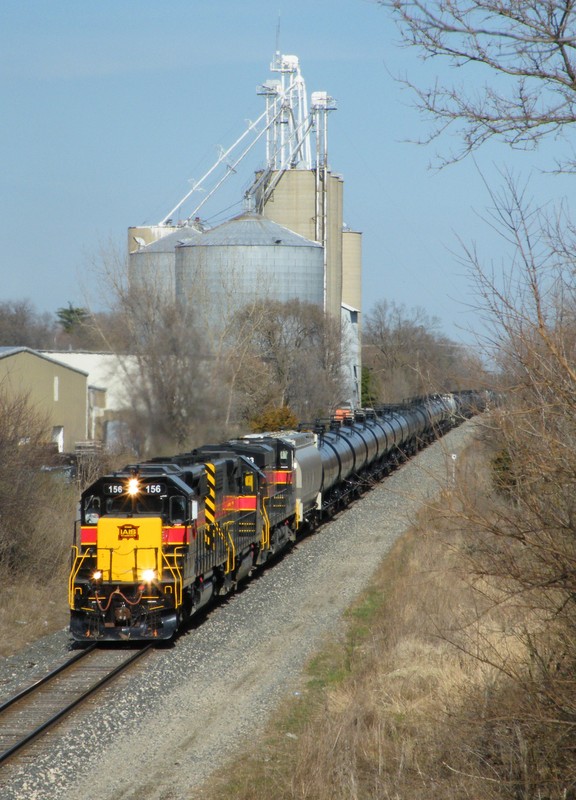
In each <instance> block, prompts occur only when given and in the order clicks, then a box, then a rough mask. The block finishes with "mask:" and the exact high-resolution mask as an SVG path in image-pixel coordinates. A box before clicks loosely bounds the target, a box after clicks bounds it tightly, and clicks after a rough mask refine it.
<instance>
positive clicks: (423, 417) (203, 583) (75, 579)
mask: <svg viewBox="0 0 576 800" xmlns="http://www.w3.org/2000/svg"><path fill="white" fill-rule="evenodd" d="M485 405H486V395H485V393H483V392H457V393H453V394H445V395H434V396H428V397H425V398H420V399H418V400H414V401H411V402H409V403H405V404H402V405H400V406H382V407H381V408H379V409H376V410H374V409H371V410H363V411H356V412H343V411H340V412H339V413H338V414H337V415H336V416H335V417H334V418H333V419H332V420H330V421H329V422H325V423H316V424H315V425H313V426H300V427H299V429H298V430H292V431H280V432H271V433H258V434H251V435H248V436H244V437H241V438H238V439H233V440H230V441H227V442H224V443H222V444H216V445H204V446H203V447H199V448H197V449H196V450H193V451H191V452H189V453H183V454H179V455H175V456H171V457H167V458H153V459H151V460H149V461H143V462H141V463H135V464H129V465H127V466H126V467H124V468H123V469H121V470H119V471H116V472H113V473H111V474H108V475H103V476H102V477H100V478H98V479H97V480H96V481H95V482H94V483H92V484H91V485H90V486H89V487H88V488H87V489H85V491H84V492H83V493H82V496H81V501H80V518H79V519H78V520H77V522H76V524H75V529H74V544H73V552H72V566H71V570H70V576H69V587H68V590H69V605H70V613H71V621H70V631H71V634H72V636H73V638H74V639H76V640H78V641H87V640H88V641H113V640H116V641H122V640H156V639H157V640H160V639H170V638H172V637H173V636H174V635H175V634H176V632H177V631H178V629H179V628H180V627H181V626H182V624H183V623H184V622H185V621H186V620H188V619H189V618H190V617H191V616H192V615H194V614H195V613H197V612H198V611H199V610H200V609H202V608H204V607H206V606H207V604H208V603H210V602H211V601H212V600H213V598H216V597H218V596H223V595H227V594H228V593H230V592H232V591H233V590H234V589H235V587H236V586H237V585H238V584H239V583H240V582H242V581H243V580H245V579H247V578H248V576H249V575H250V574H251V573H252V571H253V570H255V569H257V568H258V567H260V566H261V565H264V564H266V562H269V561H270V560H271V559H273V558H274V557H276V556H278V554H280V553H282V552H283V551H284V550H286V549H287V548H288V547H289V546H290V545H291V544H292V543H293V542H294V541H296V539H297V537H298V536H300V535H302V534H304V533H305V532H309V531H311V530H314V529H315V528H316V527H317V525H318V524H319V523H320V522H321V521H322V520H323V519H325V518H327V517H331V516H333V515H334V514H335V513H336V512H338V511H339V510H341V509H342V508H344V507H346V506H347V505H348V504H349V503H350V502H351V501H353V500H354V499H355V498H357V497H358V496H359V495H360V494H362V492H363V491H365V490H366V489H367V488H369V487H370V486H372V485H373V484H374V483H375V482H376V481H378V480H380V479H381V478H382V477H383V476H385V475H386V474H388V473H389V472H390V471H391V470H392V469H394V468H395V467H396V466H398V464H400V463H401V462H402V461H404V460H405V459H406V458H407V457H409V456H410V455H413V454H414V453H416V452H417V450H418V449H420V448H421V447H423V446H425V445H426V444H428V443H430V442H432V441H433V440H434V439H436V438H438V437H439V436H441V435H443V434H444V433H446V432H447V431H448V430H450V429H451V428H452V427H454V426H455V425H457V424H459V422H461V421H463V420H464V419H466V418H469V417H471V416H472V415H473V414H475V413H477V412H479V411H482V410H483V409H484V408H485Z"/></svg>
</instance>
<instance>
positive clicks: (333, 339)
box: [252, 300, 342, 419]
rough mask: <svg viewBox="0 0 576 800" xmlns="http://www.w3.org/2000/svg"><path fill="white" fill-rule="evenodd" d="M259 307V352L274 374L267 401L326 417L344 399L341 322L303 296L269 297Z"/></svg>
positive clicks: (302, 415)
mask: <svg viewBox="0 0 576 800" xmlns="http://www.w3.org/2000/svg"><path fill="white" fill-rule="evenodd" d="M255 311H256V312H257V318H258V324H256V325H254V326H253V328H252V348H253V353H254V354H255V355H257V356H258V358H259V359H260V360H261V362H262V363H263V364H264V365H265V366H266V368H267V371H268V377H269V384H268V395H269V396H268V398H267V400H266V402H265V403H264V404H263V405H269V404H271V403H274V404H275V405H276V406H277V407H282V406H288V407H290V409H291V410H292V411H293V412H294V413H295V414H296V415H297V417H298V418H299V419H311V418H314V417H316V416H326V414H328V413H329V412H330V410H331V409H334V408H335V407H336V406H337V405H338V403H340V402H341V401H342V398H341V392H342V377H341V360H342V352H341V342H340V332H339V329H338V326H336V325H335V323H334V322H333V321H332V320H330V319H329V318H327V317H326V316H325V315H324V313H323V311H322V309H321V308H319V307H318V306H315V305H312V304H309V303H303V302H300V301H299V300H292V301H289V302H286V303H282V302H280V301H266V302H263V303H261V304H260V305H259V307H258V308H257V309H255ZM260 410H261V408H260V409H255V411H256V412H259V411H260ZM252 416H254V414H253V415H252Z"/></svg>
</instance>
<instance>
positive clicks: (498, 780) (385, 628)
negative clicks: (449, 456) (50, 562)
mask: <svg viewBox="0 0 576 800" xmlns="http://www.w3.org/2000/svg"><path fill="white" fill-rule="evenodd" d="M463 462H464V463H463V467H462V469H463V470H464V479H465V481H466V482H467V484H468V486H469V485H470V482H469V476H470V475H474V476H476V478H478V477H479V479H478V480H477V481H476V483H475V484H474V485H475V489H474V491H475V492H476V493H477V496H476V498H475V502H476V503H480V504H481V503H489V500H488V498H487V497H486V496H484V495H483V494H482V490H481V486H482V475H484V476H486V466H485V453H484V452H483V448H482V447H479V446H478V445H476V446H475V447H474V448H473V449H471V450H470V451H469V452H468V454H467V457H466V459H463ZM467 492H468V494H469V490H467ZM466 502H470V497H468V498H467V500H466ZM463 521H464V516H463V514H462V497H461V496H457V495H456V494H454V495H445V496H444V497H442V498H441V499H440V501H439V502H438V503H437V504H436V505H435V506H434V507H430V508H428V509H426V510H425V511H424V512H423V514H422V515H421V517H420V520H419V522H418V525H417V526H416V527H415V528H414V529H413V530H412V531H411V532H410V533H409V534H408V535H406V536H404V537H403V538H402V539H401V540H399V541H398V542H397V543H396V545H395V546H394V548H393V550H392V552H391V553H390V555H389V556H388V557H387V559H386V561H385V562H384V563H383V564H382V565H381V568H380V570H379V572H378V574H377V576H376V578H375V580H374V582H373V584H372V586H371V587H370V589H369V591H368V592H367V593H366V594H365V595H364V596H363V597H362V598H361V599H360V600H359V601H358V603H356V604H355V606H354V607H353V608H352V609H350V612H349V626H348V631H347V633H346V635H345V638H343V639H342V641H333V642H330V643H329V645H328V646H327V647H326V649H325V650H324V651H323V652H322V653H320V654H319V655H318V656H317V657H316V658H315V659H314V660H313V662H312V663H311V665H310V668H309V680H308V684H307V687H306V689H305V691H304V692H303V693H302V695H301V696H300V697H298V698H291V699H290V700H289V701H287V704H286V706H285V708H284V709H282V711H281V712H280V714H279V716H278V717H277V719H276V720H275V722H274V724H273V725H272V726H271V728H270V730H269V732H268V733H267V735H266V737H265V738H264V739H263V740H262V741H260V742H258V743H257V744H256V746H255V748H254V750H253V752H252V753H251V754H248V755H245V756H244V758H243V759H242V760H241V761H240V762H238V763H235V764H232V765H231V766H229V767H228V768H227V770H226V771H225V773H223V774H222V775H220V776H219V777H217V779H216V780H215V781H213V782H211V786H210V788H206V789H205V790H204V793H202V794H201V796H202V798H203V799H204V800H213V799H214V800H215V798H217V797H229V798H235V799H236V800H262V799H263V798H267V799H269V798H272V797H274V798H277V799H278V800H288V799H289V798H290V800H293V799H294V798H299V799H301V800H334V798H339V799H340V798H342V799H344V798H350V800H380V799H381V800H404V799H405V800H414V798H434V800H444V799H445V800H457V799H459V798H482V800H492V799H494V800H496V799H497V798H498V799H500V798H526V800H528V798H548V800H552V798H565V800H566V799H567V798H570V797H573V796H574V795H572V794H570V793H569V792H568V793H564V792H565V787H566V786H568V783H566V782H563V780H562V776H559V775H558V774H556V775H555V777H554V781H556V779H558V780H557V782H556V783H554V781H552V783H553V784H554V785H552V783H550V780H549V778H548V777H544V778H543V779H542V780H543V782H544V784H546V786H547V787H548V791H546V792H540V790H538V791H537V790H536V789H534V790H533V788H534V786H535V783H534V781H535V780H536V778H534V774H535V772H538V769H536V770H535V768H534V762H535V760H537V758H538V755H537V754H538V753H540V754H542V756H543V757H544V758H546V757H549V755H550V753H545V752H544V750H543V749H542V747H541V742H539V741H538V737H539V736H540V737H541V738H542V740H543V741H545V740H546V735H547V733H546V731H545V730H542V731H540V732H539V731H538V730H537V726H535V727H532V728H527V726H526V724H525V722H526V719H527V716H526V714H527V708H529V706H530V698H529V697H527V694H526V681H525V678H526V675H527V674H529V672H530V670H529V669H528V670H527V669H526V664H527V660H528V655H529V654H528V649H527V641H530V639H529V638H528V639H527V638H526V631H527V630H529V631H530V632H531V636H538V635H539V634H541V632H542V624H541V623H542V619H541V614H540V613H539V612H538V611H537V610H536V609H533V608H532V607H531V606H529V605H527V604H526V603H525V602H524V601H522V602H520V601H518V599H517V598H515V597H514V596H513V595H512V596H511V595H510V594H509V593H508V592H507V591H506V588H507V587H506V586H502V585H499V583H498V582H497V581H494V580H493V579H491V578H488V577H487V576H486V575H483V574H482V570H481V569H478V567H479V565H480V564H481V556H480V555H478V552H477V550H478V547H477V544H478V536H479V532H478V531H474V530H471V529H467V528H466V527H465V526H464V524H463ZM484 544H485V543H484ZM479 550H480V551H481V550H482V547H480V548H479ZM527 731H532V734H533V736H532V734H530V733H527ZM530 736H532V739H533V740H532V739H530ZM529 740H530V741H529ZM535 744H536V745H537V747H535ZM551 748H552V745H550V746H549V747H548V750H551ZM534 754H536V756H535V755H534ZM548 772H554V767H552V768H551V769H550V770H548ZM547 774H548V773H547ZM230 776H233V778H231V777H230ZM536 777H537V776H536ZM563 787H564V788H563Z"/></svg>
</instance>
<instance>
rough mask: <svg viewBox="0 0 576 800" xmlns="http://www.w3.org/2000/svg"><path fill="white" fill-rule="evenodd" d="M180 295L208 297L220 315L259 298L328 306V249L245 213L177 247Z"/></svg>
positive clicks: (254, 215)
mask: <svg viewBox="0 0 576 800" xmlns="http://www.w3.org/2000/svg"><path fill="white" fill-rule="evenodd" d="M176 293H177V296H178V297H187V298H188V299H189V301H192V302H193V301H194V300H195V299H196V300H198V298H202V297H206V298H207V301H208V304H209V305H211V304H214V309H213V310H214V312H216V313H223V309H226V310H233V309H235V308H238V307H240V306H242V305H245V304H246V303H249V302H251V301H254V299H272V300H280V301H282V302H287V301H289V300H294V299H299V300H301V301H303V302H308V303H313V304H316V305H320V306H322V305H323V303H324V254H323V248H322V245H321V244H320V243H319V242H314V241H311V240H310V239H306V238H305V237H304V236H300V235H299V234H297V233H294V231H291V230H289V229H288V228H286V227H284V226H283V225H279V224H278V223H277V222H273V221H272V220H270V219H267V218H266V217H263V216H261V215H259V214H253V213H245V214H241V215H240V216H238V217H234V219H231V220H228V221H227V222H224V223H222V224H221V225H218V227H216V228H213V229H212V230H210V231H207V232H205V233H203V234H202V236H201V237H200V238H196V239H193V240H190V241H188V242H182V243H180V244H179V245H178V246H177V247H176Z"/></svg>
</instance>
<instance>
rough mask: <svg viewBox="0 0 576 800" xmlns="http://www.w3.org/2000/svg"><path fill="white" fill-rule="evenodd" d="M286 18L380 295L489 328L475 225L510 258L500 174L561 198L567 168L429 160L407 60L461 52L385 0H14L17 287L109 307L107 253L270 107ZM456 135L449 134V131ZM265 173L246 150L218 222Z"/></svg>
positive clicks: (10, 164)
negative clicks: (437, 46)
mask: <svg viewBox="0 0 576 800" xmlns="http://www.w3.org/2000/svg"><path fill="white" fill-rule="evenodd" d="M278 29H279V49H280V51H281V52H283V53H290V54H295V55H297V56H299V58H300V64H301V68H302V72H303V75H304V78H305V80H306V84H307V89H308V92H309V93H310V92H312V91H317V90H318V91H321V90H325V91H327V92H328V93H329V94H330V95H332V96H333V97H334V98H335V99H336V101H337V104H338V110H337V111H336V112H334V113H332V114H331V115H330V119H329V161H330V166H331V168H332V170H333V171H335V172H338V173H340V174H342V175H343V178H344V182H345V197H344V216H345V221H346V223H347V224H348V225H349V226H350V227H351V228H353V229H355V230H360V231H362V232H363V252H364V262H363V263H364V272H363V278H364V284H363V286H364V291H363V296H364V311H365V312H369V311H370V308H371V307H372V306H373V304H374V302H376V301H378V300H384V299H388V300H391V301H394V302H396V303H403V304H405V305H406V306H407V307H415V306H420V307H423V308H424V309H425V310H426V311H427V312H428V313H429V314H430V315H431V316H436V317H439V318H440V319H441V322H442V327H443V330H444V331H445V333H446V334H447V335H449V336H451V337H452V338H454V339H456V340H461V341H471V334H470V333H469V332H468V330H469V329H475V328H478V325H479V322H478V319H477V317H476V315H475V313H474V312H473V311H472V310H471V309H470V304H472V305H473V304H474V302H475V298H474V296H473V293H472V288H471V283H470V280H469V278H468V276H467V275H466V271H465V269H464V267H463V266H462V265H461V263H460V261H459V259H458V257H457V255H455V251H458V249H459V245H458V241H457V240H458V237H459V238H461V239H462V240H464V241H466V242H468V243H470V242H476V243H478V246H479V248H480V251H481V252H482V254H483V255H484V256H485V258H486V260H487V261H488V262H490V261H492V262H493V263H494V264H495V265H496V266H497V268H498V265H499V264H500V263H501V260H502V258H505V257H506V254H505V251H504V250H503V247H502V243H501V242H500V241H499V240H498V238H497V237H496V236H495V234H494V232H493V231H491V230H490V228H488V227H487V226H486V225H485V224H484V223H482V221H481V219H480V216H481V215H482V214H483V213H484V210H485V207H486V206H487V205H488V204H489V198H488V195H487V192H486V189H485V186H484V183H483V177H482V175H483V176H484V177H485V178H487V179H488V180H489V181H490V182H491V183H492V184H493V185H496V184H497V183H498V181H499V179H498V178H497V172H498V170H499V169H502V168H505V167H507V168H510V169H513V170H514V171H516V172H517V173H518V174H521V175H523V176H525V177H526V176H528V175H532V181H533V183H532V190H533V191H534V193H536V194H537V196H538V197H539V198H544V199H548V198H550V197H552V198H556V197H562V196H563V194H565V193H567V192H568V187H569V184H568V183H567V179H566V178H555V177H551V176H542V175H541V174H540V173H539V171H538V169H539V166H540V164H541V162H542V160H543V159H544V158H545V156H546V155H549V154H546V153H544V154H542V153H537V154H534V153H527V154H523V153H516V152H513V151H511V150H509V149H507V148H506V147H504V146H498V145H491V146H489V147H487V148H485V149H484V150H482V151H480V152H479V154H478V155H477V157H476V163H474V162H473V161H472V160H471V159H467V160H465V161H464V162H461V163H458V164H456V165H454V166H451V167H449V168H446V169H444V170H440V171H438V170H435V169H430V168H429V165H430V162H433V160H434V150H433V149H432V148H431V147H426V148H424V147H418V146H416V145H414V144H410V142H409V140H414V139H417V138H421V137H422V135H423V134H424V133H425V131H426V130H427V129H428V124H427V123H426V122H425V121H424V120H423V119H422V118H421V117H420V116H419V115H418V114H417V112H416V111H415V110H414V109H413V108H412V107H411V99H410V97H409V95H408V94H407V93H406V92H405V90H403V89H402V87H401V85H400V84H399V83H398V82H397V81H395V80H394V77H393V76H394V75H399V74H405V73H407V74H409V75H411V76H413V77H425V78H427V79H428V80H433V79H434V77H435V73H434V70H436V69H445V67H443V66H442V65H436V64H430V63H428V64H426V65H424V66H423V65H422V64H421V63H420V62H418V59H417V54H416V52H415V51H411V50H406V49H403V48H401V47H399V44H398V43H399V36H398V33H397V31H396V30H395V27H394V24H393V22H392V20H391V18H390V16H389V13H388V12H387V11H386V10H385V9H383V8H382V7H381V6H379V5H378V4H377V3H376V2H373V0H313V1H312V0H291V2H285V0H276V2H273V3H270V2H269V1H268V0H244V2H237V0H187V1H186V0H172V2H171V3H161V2H152V0H98V2H86V1H85V0H84V1H82V0H51V2H48V0H3V3H2V4H1V5H0V103H1V108H2V123H1V125H0V158H1V159H2V169H1V173H0V214H1V217H2V220H3V228H4V235H3V237H2V248H1V251H0V275H1V277H2V285H1V289H0V300H2V301H6V300H22V299H29V300H30V301H31V302H32V303H33V304H34V306H35V307H36V309H37V310H39V311H50V312H54V311H55V310H56V309H57V308H59V307H61V306H65V305H66V304H67V303H68V302H69V301H70V302H72V303H73V304H74V305H87V304H88V305H90V306H91V307H92V308H94V309H95V310H99V309H101V308H105V307H106V297H105V294H106V287H105V285H103V283H102V280H101V276H100V275H97V273H96V271H95V269H94V265H93V264H94V261H98V258H99V253H100V251H101V250H102V248H105V249H107V248H108V247H109V246H110V244H111V243H112V245H113V246H116V247H117V248H118V249H119V250H121V249H122V248H123V247H124V246H125V241H126V230H127V228H128V227H129V226H132V225H140V224H150V223H156V222H158V221H159V220H160V219H162V218H163V217H164V216H165V215H166V214H167V213H168V212H169V211H170V209H171V208H172V207H173V206H174V205H175V204H176V203H177V202H178V200H179V199H180V198H181V197H182V196H183V195H185V194H186V192H187V191H188V189H189V186H190V184H189V181H190V179H198V178H199V177H200V176H201V175H202V174H203V173H204V172H205V171H206V169H208V168H209V167H210V166H211V164H212V163H213V162H214V160H215V158H216V156H217V147H218V145H222V146H228V145H229V144H231V143H232V142H233V141H234V140H235V139H236V138H237V137H238V136H239V135H240V134H241V133H242V131H243V130H244V128H245V125H246V120H248V119H251V120H254V119H256V118H257V117H258V116H259V114H260V113H261V112H262V111H263V109H264V105H263V99H262V98H261V97H259V96H258V95H257V94H256V87H257V86H258V85H259V84H260V83H262V82H263V81H265V80H266V79H268V78H270V77H272V75H271V74H270V72H269V65H270V62H271V60H272V57H273V54H274V51H275V49H276V42H277V31H278ZM472 77H473V76H472ZM469 78H470V76H469V75H467V76H466V80H469ZM455 145H457V142H456V140H450V139H449V138H448V137H445V138H444V139H442V140H440V142H438V143H437V144H436V147H437V148H438V149H441V150H442V151H443V152H447V151H448V150H449V148H450V147H452V146H455ZM263 160H264V146H263V145H262V146H261V148H260V151H259V152H258V162H259V163H262V161H263ZM481 173H482V175H481ZM250 177H251V167H247V169H246V172H245V173H244V174H243V175H239V176H238V178H237V179H236V180H237V182H238V183H237V184H236V186H237V188H235V189H232V188H231V189H229V190H228V193H227V194H226V193H225V194H224V195H222V198H221V199H219V200H218V202H217V203H216V204H214V203H212V204H211V205H210V207H209V209H208V210H207V216H208V217H209V219H210V221H212V222H213V223H216V222H219V221H222V220H224V219H225V218H227V217H229V216H232V215H234V214H235V213H240V211H241V210H242V206H241V203H240V198H241V194H242V190H243V189H244V188H245V187H246V185H247V184H248V183H249V180H250ZM235 203H236V204H235Z"/></svg>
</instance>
